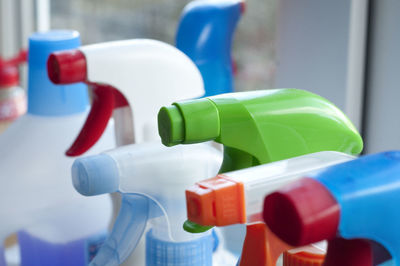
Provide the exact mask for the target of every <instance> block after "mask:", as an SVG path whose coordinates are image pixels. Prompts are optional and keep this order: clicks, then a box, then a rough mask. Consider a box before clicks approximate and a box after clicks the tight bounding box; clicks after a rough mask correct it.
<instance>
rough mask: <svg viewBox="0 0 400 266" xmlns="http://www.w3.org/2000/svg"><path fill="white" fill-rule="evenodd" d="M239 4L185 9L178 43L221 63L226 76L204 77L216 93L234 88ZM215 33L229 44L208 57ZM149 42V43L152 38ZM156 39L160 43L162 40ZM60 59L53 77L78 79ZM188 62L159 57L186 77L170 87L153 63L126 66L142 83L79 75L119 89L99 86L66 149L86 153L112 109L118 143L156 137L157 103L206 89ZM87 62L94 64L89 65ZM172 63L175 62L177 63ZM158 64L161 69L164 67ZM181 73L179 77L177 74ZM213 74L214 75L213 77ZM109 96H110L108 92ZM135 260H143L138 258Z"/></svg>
mask: <svg viewBox="0 0 400 266" xmlns="http://www.w3.org/2000/svg"><path fill="white" fill-rule="evenodd" d="M241 10H243V4H242V3H241V2H238V1H236V0H235V1H231V0H229V1H225V4H222V3H221V2H211V1H201V2H200V1H196V4H195V3H193V4H190V5H189V6H188V7H187V8H185V10H184V12H183V14H182V17H181V21H180V23H179V26H178V33H177V46H178V47H179V48H182V49H183V50H184V51H185V52H187V53H188V55H189V56H190V57H191V58H192V59H194V60H195V59H198V60H197V62H202V63H203V64H204V65H209V64H213V65H218V69H220V70H219V71H218V73H220V72H222V73H223V74H224V75H223V76H222V75H221V74H218V75H215V73H214V74H213V75H211V74H210V75H208V78H207V80H205V81H204V82H205V83H206V84H209V86H208V87H206V94H209V95H212V94H215V93H217V92H219V91H229V90H230V89H231V86H227V87H225V85H226V82H227V81H229V82H231V81H232V78H231V76H232V73H231V71H232V65H231V62H230V61H229V62H227V61H226V58H227V57H228V56H227V55H229V56H230V46H231V45H230V43H229V42H230V41H231V40H232V35H233V33H234V29H235V26H236V24H237V21H238V20H239V18H240V17H239V15H240V14H241ZM210 13H213V14H214V15H215V16H218V17H221V16H222V17H223V18H224V20H225V22H224V24H221V22H223V20H221V19H215V18H216V17H215V16H212V17H210V16H204V14H210ZM199 17H201V19H199ZM193 19H196V23H194V24H192V25H190V26H192V27H193V26H194V27H195V28H196V31H198V34H195V35H192V33H193V31H190V30H189V28H188V23H191V22H192V21H193ZM224 25H226V28H224V27H222V28H221V26H224ZM210 26H211V29H213V30H212V32H211V33H212V34H210V32H209V29H210ZM224 30H225V32H224ZM202 33H206V36H205V37H204V34H202ZM200 35H201V36H203V38H201V40H200V38H199V36H200ZM216 35H218V36H219V39H218V40H217V41H221V42H223V45H222V47H223V48H227V49H225V50H223V52H222V53H221V55H219V57H212V60H207V58H210V56H209V55H208V54H209V53H210V51H211V52H212V51H213V50H214V49H215V47H216V46H217V45H216V44H215V40H214V36H216ZM221 38H222V39H221ZM139 42H144V40H141V41H139ZM148 42H150V43H151V42H152V41H148ZM154 43H155V42H154ZM158 45H159V46H161V45H160V44H158ZM165 46H166V45H165ZM193 46H194V47H196V48H197V49H198V50H191V48H190V47H193ZM150 47H151V46H150ZM228 48H229V49H228ZM168 49H171V48H168ZM153 50H154V49H153ZM89 52H90V49H89ZM77 53H78V52H77ZM139 53H140V51H137V52H136V55H137V56H140V55H139ZM78 54H79V53H78ZM83 54H84V56H86V50H85V49H84V51H83ZM147 54H148V55H151V57H150V58H149V59H150V60H152V62H153V64H154V63H155V62H156V59H155V56H154V53H153V51H152V49H149V51H148V53H147ZM161 54H162V53H161ZM165 54H166V53H165ZM177 54H178V53H176V54H175V55H174V53H171V56H170V58H171V59H170V60H171V61H172V60H174V57H176V56H178V57H177V58H182V56H181V55H177ZM75 56H77V55H76V54H75V55H74V54H70V55H69V56H67V58H68V57H69V58H72V57H75ZM164 57H165V56H164ZM82 58H83V57H82ZM161 58H163V57H161ZM165 58H167V57H165ZM59 59H60V60H59ZM75 59H76V63H77V64H78V65H79V60H80V59H79V58H76V57H75ZM114 59H115V58H114V57H113V60H114ZM143 59H145V57H143ZM200 59H201V60H200ZM67 60H68V59H67ZM185 60H186V59H185ZM199 60H200V61H199ZM61 61H62V58H60V57H58V58H57V55H54V56H53V57H51V58H50V60H49V64H48V65H49V75H50V78H51V79H52V80H53V81H54V82H56V83H60V82H61V83H70V82H74V81H75V80H69V79H68V78H67V80H63V77H62V73H60V72H59V71H60V70H61V69H64V66H62V62H61ZM147 61H149V60H147ZM180 61H182V60H180ZM83 64H86V62H84V63H83ZM135 64H137V66H135V68H136V69H138V68H142V66H143V65H142V63H141V62H140V61H139V60H136V62H135ZM185 64H188V63H187V62H185ZM185 64H183V65H182V66H183V67H177V66H176V65H174V64H172V63H171V62H166V61H165V62H164V63H160V66H161V69H169V70H168V72H167V73H170V74H169V76H170V77H171V79H172V80H173V79H174V77H175V80H178V81H179V80H182V81H183V82H182V83H181V85H180V84H175V85H172V86H171V85H170V86H168V89H163V88H164V87H165V84H174V83H175V82H170V81H168V80H167V79H166V77H163V78H162V80H161V81H160V82H159V83H158V84H156V83H155V82H154V80H149V79H150V78H151V77H149V76H148V75H147V73H152V72H154V71H153V69H151V70H150V69H148V71H147V70H144V69H141V70H140V71H139V72H138V71H137V70H135V69H133V68H132V67H130V68H127V69H131V71H132V73H135V72H136V73H137V76H139V77H140V78H142V80H143V82H142V83H140V81H139V82H138V81H136V80H137V77H136V76H133V77H132V75H131V72H127V76H128V77H127V79H126V80H128V79H132V82H124V83H121V82H120V83H118V84H117V83H115V82H114V80H110V79H109V77H108V76H109V74H107V76H105V79H103V80H99V79H97V77H98V76H93V77H89V79H88V78H87V77H86V75H83V76H80V77H78V78H77V80H78V81H79V80H90V81H96V82H97V81H100V82H103V83H105V84H111V85H113V87H115V88H117V89H118V90H119V91H118V90H115V89H114V88H112V87H110V86H102V88H101V89H98V88H95V90H94V94H95V95H96V97H95V101H94V102H93V107H92V111H91V115H90V116H89V119H88V120H87V123H86V124H85V126H84V128H83V130H82V132H81V134H80V135H79V137H78V139H77V140H76V141H75V142H74V144H73V145H72V147H71V148H70V149H69V150H68V151H67V154H68V155H71V156H74V155H78V154H82V153H83V152H85V151H86V150H87V149H89V148H90V147H91V145H93V143H95V142H96V140H97V138H98V136H100V135H101V132H102V127H103V126H102V125H104V124H105V123H106V121H107V120H108V119H109V117H110V116H111V114H112V113H114V118H115V121H116V123H115V124H116V127H117V128H116V135H117V143H118V145H123V144H129V143H133V142H135V143H140V142H142V141H148V140H151V139H156V138H158V136H157V133H156V131H153V130H148V129H149V128H153V125H151V124H153V123H151V122H150V123H149V121H152V119H153V118H154V117H155V114H156V112H157V111H158V108H159V107H160V106H161V105H162V104H165V103H167V102H168V101H169V99H171V100H172V99H183V98H192V97H198V96H201V95H202V91H203V85H202V84H201V83H202V80H201V77H198V76H196V74H195V75H194V76H193V74H192V73H196V72H197V71H195V70H193V66H191V65H186V66H185ZM107 65H110V64H109V62H107ZM60 66H61V67H60ZM113 66H114V65H111V68H112V69H115V67H113ZM88 67H89V68H90V66H88ZM172 67H175V69H174V68H172ZM185 67H186V70H185ZM73 68H74V67H73V66H72V67H71V69H72V70H71V71H70V72H69V74H71V73H79V71H77V72H74V70H73ZM157 68H158V69H159V68H160V67H157ZM96 69H97V68H96ZM96 69H95V70H94V71H91V72H92V73H94V72H96V71H97V70H96ZM64 70H65V71H66V73H67V72H68V71H69V70H68V67H67V68H65V69H64ZM53 72H55V73H53ZM59 74H60V75H59ZM103 74H104V73H103V72H101V73H99V75H102V76H104V75H103ZM73 75H74V74H73ZM143 75H144V76H143ZM178 75H179V77H177V76H178ZM184 76H187V80H186V81H187V82H186V83H185V81H184V78H182V77H184ZM209 80H211V82H210V81H209ZM134 82H136V83H134ZM214 83H217V84H219V87H216V86H214ZM143 84H146V86H145V87H144V86H143ZM103 85H104V84H103ZM135 85H136V86H135ZM211 85H212V86H211ZM141 88H143V89H141ZM151 88H154V89H151ZM174 88H175V89H174ZM176 88H177V89H176ZM228 89H229V90H228ZM145 90H147V91H148V92H149V93H147V94H144V93H143V91H145ZM200 91H201V92H200ZM120 92H122V93H120ZM129 93H131V94H133V95H132V97H131V99H132V100H131V101H132V103H133V105H132V106H131V107H132V108H133V109H134V112H133V114H134V115H135V114H136V116H137V117H134V118H133V121H134V124H135V125H134V130H132V129H131V128H130V125H132V115H131V114H130V112H131V110H130V109H129V107H127V106H126V104H127V102H128V101H126V99H127V98H126V97H125V96H123V95H126V94H129ZM185 94H186V95H185ZM154 95H159V97H157V99H161V101H163V102H162V103H157V102H156V101H157V100H156V101H155V98H154ZM108 96H109V98H107V97H108ZM121 96H122V97H121ZM112 98H114V99H113V100H111V101H110V99H112ZM113 107H114V111H113ZM139 119H140V120H139ZM142 120H144V121H146V123H147V124H144V123H140V121H142ZM154 121H155V120H154ZM155 123H156V121H155V122H154V125H155ZM149 125H151V126H149ZM143 131H147V133H146V134H145V135H146V138H143V137H142V135H143V133H142V132H143ZM152 132H154V134H152ZM114 198H116V197H114ZM118 209H119V208H118V204H117V203H115V204H114V211H115V217H116V215H117V211H118ZM136 250H138V252H139V250H140V248H137V249H136ZM136 263H139V262H137V261H136Z"/></svg>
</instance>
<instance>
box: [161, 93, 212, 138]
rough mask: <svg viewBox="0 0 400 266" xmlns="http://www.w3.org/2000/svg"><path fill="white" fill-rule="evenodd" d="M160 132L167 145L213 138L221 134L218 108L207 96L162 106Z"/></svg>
mask: <svg viewBox="0 0 400 266" xmlns="http://www.w3.org/2000/svg"><path fill="white" fill-rule="evenodd" d="M158 132H159V134H160V137H161V140H162V143H163V144H164V145H165V146H173V145H177V144H181V143H183V144H189V143H199V142H204V141H208V140H213V139H215V138H217V137H218V136H219V134H220V119H219V114H218V109H217V107H216V106H215V104H214V103H213V102H212V101H210V100H209V99H207V98H203V99H196V100H189V101H184V102H180V103H174V104H173V105H171V106H168V107H162V108H161V109H160V111H159V113H158Z"/></svg>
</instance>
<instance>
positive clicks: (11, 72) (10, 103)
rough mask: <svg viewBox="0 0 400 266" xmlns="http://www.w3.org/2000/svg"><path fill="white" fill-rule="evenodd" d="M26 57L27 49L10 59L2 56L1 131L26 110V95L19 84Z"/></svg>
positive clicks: (0, 76) (0, 80)
mask: <svg viewBox="0 0 400 266" xmlns="http://www.w3.org/2000/svg"><path fill="white" fill-rule="evenodd" d="M26 57H27V52H26V51H25V50H22V51H21V52H19V53H18V55H16V56H15V57H13V58H11V59H8V60H4V59H3V58H1V57H0V132H2V131H4V130H5V129H6V128H7V126H8V125H9V124H10V123H11V122H12V121H14V120H15V119H17V118H18V117H19V116H21V115H23V114H24V113H25V112H26V96H25V92H24V90H23V89H22V88H21V87H20V86H19V72H18V66H19V65H20V64H22V63H25V61H26Z"/></svg>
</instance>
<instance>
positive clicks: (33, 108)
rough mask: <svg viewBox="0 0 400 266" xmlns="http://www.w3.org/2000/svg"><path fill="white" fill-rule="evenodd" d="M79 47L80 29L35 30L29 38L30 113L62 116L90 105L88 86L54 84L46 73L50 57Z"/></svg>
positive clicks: (83, 109)
mask: <svg viewBox="0 0 400 266" xmlns="http://www.w3.org/2000/svg"><path fill="white" fill-rule="evenodd" d="M79 46H80V36H79V33H78V32H77V31H68V30H57V31H48V32H42V33H40V32H39V33H34V34H33V35H31V36H30V38H29V54H28V113H30V114H35V115H42V116H61V115H70V114H76V113H80V112H83V111H85V110H86V108H87V107H88V104H89V98H88V92H87V88H86V85H84V84H83V83H79V84H74V85H65V86H59V85H54V84H53V83H52V82H51V81H50V80H49V78H48V75H47V64H46V62H47V58H48V57H49V55H50V54H51V53H52V52H54V51H60V50H69V49H74V48H77V47H79Z"/></svg>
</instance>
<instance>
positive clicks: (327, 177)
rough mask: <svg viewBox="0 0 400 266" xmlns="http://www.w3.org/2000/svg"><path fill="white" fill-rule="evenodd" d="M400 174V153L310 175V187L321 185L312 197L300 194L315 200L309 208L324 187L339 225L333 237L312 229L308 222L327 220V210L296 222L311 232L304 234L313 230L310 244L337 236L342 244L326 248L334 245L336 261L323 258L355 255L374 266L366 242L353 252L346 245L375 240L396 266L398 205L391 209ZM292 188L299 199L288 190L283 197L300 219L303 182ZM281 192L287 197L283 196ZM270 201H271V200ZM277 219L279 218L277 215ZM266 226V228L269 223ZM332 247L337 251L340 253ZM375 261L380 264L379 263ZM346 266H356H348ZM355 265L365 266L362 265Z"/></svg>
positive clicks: (327, 230)
mask: <svg viewBox="0 0 400 266" xmlns="http://www.w3.org/2000/svg"><path fill="white" fill-rule="evenodd" d="M399 171H400V152H398V151H392V152H384V153H378V154H374V155H367V156H363V157H360V158H359V159H357V160H353V161H350V162H346V163H342V164H339V165H336V166H332V167H329V168H327V169H326V170H323V171H321V172H319V173H317V174H312V175H311V177H312V178H314V180H315V181H314V182H318V183H319V184H320V185H319V187H318V186H316V187H315V188H314V189H313V190H310V191H308V189H304V190H303V194H308V195H314V197H311V198H309V200H308V201H309V202H312V201H321V199H320V198H319V197H318V194H320V193H319V192H318V191H322V189H321V187H320V186H323V187H324V190H325V191H327V192H324V193H325V194H330V196H331V197H333V198H334V199H335V201H336V202H337V203H338V205H339V206H340V219H339V223H338V225H337V226H336V233H335V232H331V231H332V229H331V228H332V227H331V226H326V227H324V226H322V227H321V226H318V223H313V222H311V223H310V221H312V220H313V219H312V220H310V218H311V217H319V219H320V218H323V217H327V216H329V215H330V213H331V211H330V209H326V208H323V209H319V210H318V209H313V208H310V209H309V214H310V215H300V216H298V217H299V218H298V219H297V220H298V221H299V222H301V223H305V222H306V221H307V222H306V223H309V224H310V226H312V227H313V228H310V229H309V230H308V231H311V230H315V232H314V233H313V234H314V236H315V237H314V238H312V239H309V240H308V242H311V241H315V240H316V237H318V236H319V239H323V238H331V237H332V236H335V235H338V236H340V237H343V238H344V239H345V240H341V241H339V242H338V243H336V242H335V243H332V244H331V243H330V246H331V245H334V246H332V247H331V250H332V253H333V254H334V255H332V256H327V258H328V257H331V258H332V259H333V258H335V259H336V260H339V261H344V260H345V259H346V257H345V255H343V254H346V253H347V254H355V252H357V253H360V255H358V258H357V256H355V258H354V260H356V261H361V262H363V261H364V260H365V261H369V264H368V265H372V255H371V254H370V253H371V252H372V250H371V244H368V245H367V246H366V247H365V248H363V245H365V244H363V243H364V242H361V243H360V246H357V245H355V244H354V243H353V244H350V243H347V242H346V241H355V240H353V239H359V238H362V239H367V240H374V241H375V242H377V243H380V244H381V245H383V246H384V247H385V248H386V249H387V251H389V252H390V254H391V255H392V257H393V261H394V263H396V264H398V260H399V254H400V250H399V247H400V243H399V236H400V234H399V233H398V230H397V223H398V222H399V221H400V218H399V217H400V216H399V215H397V214H398V212H397V211H396V207H395V206H396V204H391V203H393V202H397V201H398V195H399V192H398V188H399V185H398V178H397V177H398V173H399ZM295 186H297V187H298V189H299V193H296V194H294V193H292V192H293V189H290V187H288V188H287V192H286V193H287V194H289V195H290V196H293V201H292V203H291V204H290V208H291V209H292V213H297V214H296V215H298V214H301V213H302V211H301V208H304V207H300V206H297V203H299V202H300V201H302V202H303V204H304V203H306V200H302V198H303V197H307V196H306V195H302V193H300V190H302V188H306V186H305V183H304V180H303V181H301V180H299V181H297V184H292V185H291V187H293V188H294V187H295ZM282 192H283V193H285V192H284V191H282ZM272 196H273V195H270V196H269V197H272ZM269 197H267V199H268V198H269ZM324 197H325V196H324ZM267 199H266V204H269V206H270V208H273V206H272V204H273V202H272V201H271V202H269V203H267ZM276 204H278V202H276ZM279 204H281V203H279ZM276 215H278V213H277V212H276ZM280 215H282V216H285V215H287V213H285V212H281V213H280ZM278 216H279V215H278ZM286 217H287V216H286ZM283 219H284V218H283V217H281V218H280V220H283ZM365 221H368V222H365ZM267 224H269V222H268V219H267ZM292 226H293V225H292ZM271 229H273V226H271ZM273 230H274V229H273ZM297 230H299V228H297V229H296V228H295V229H294V230H293V234H298V232H297ZM274 232H276V233H277V234H278V235H279V236H281V234H280V233H279V232H278V231H275V230H274ZM346 239H349V240H346ZM303 243H304V242H303ZM336 245H339V247H337V246H336ZM330 246H329V247H328V250H329V248H330ZM349 249H350V250H353V249H355V250H356V251H349ZM328 254H329V252H328ZM374 259H376V260H378V261H379V260H380V259H379V258H374ZM330 263H331V262H330ZM330 265H334V263H333V262H332V263H331V264H330ZM348 265H355V264H351V263H349V264H348ZM359 265H367V264H365V263H364V264H362V263H360V264H359Z"/></svg>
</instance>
